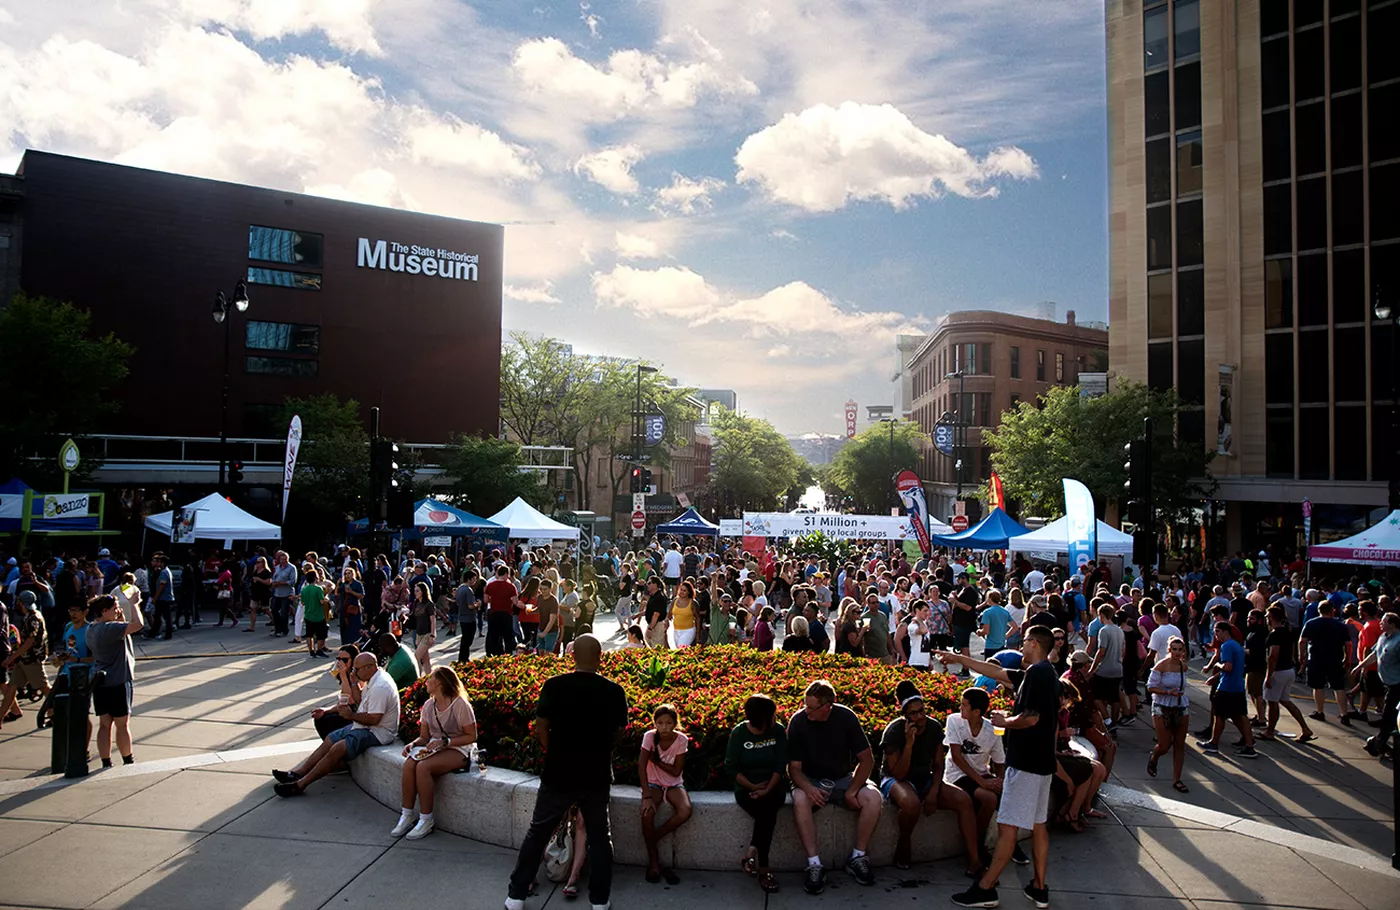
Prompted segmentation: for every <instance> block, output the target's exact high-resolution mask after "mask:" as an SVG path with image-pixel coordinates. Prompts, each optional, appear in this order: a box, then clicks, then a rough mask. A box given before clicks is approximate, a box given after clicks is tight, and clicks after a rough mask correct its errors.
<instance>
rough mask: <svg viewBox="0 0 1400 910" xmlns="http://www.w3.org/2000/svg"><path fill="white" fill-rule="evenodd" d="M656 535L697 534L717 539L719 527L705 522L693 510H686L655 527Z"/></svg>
mask: <svg viewBox="0 0 1400 910" xmlns="http://www.w3.org/2000/svg"><path fill="white" fill-rule="evenodd" d="M656 533H657V534H699V535H703V536H706V537H718V536H719V525H717V524H714V523H713V522H710V521H706V520H705V518H704V517H703V516H701V514H700V513H699V512H697V511H695V509H693V508H691V509H686V510H685V511H684V512H682V513H681V514H680V515H677V516H676V517H675V518H673V519H671V520H670V521H668V522H666V523H665V524H659V525H657V526H656Z"/></svg>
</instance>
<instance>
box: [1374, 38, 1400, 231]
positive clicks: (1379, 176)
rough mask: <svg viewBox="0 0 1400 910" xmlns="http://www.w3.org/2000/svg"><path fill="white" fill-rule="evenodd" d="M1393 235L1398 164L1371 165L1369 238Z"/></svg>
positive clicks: (1398, 218)
mask: <svg viewBox="0 0 1400 910" xmlns="http://www.w3.org/2000/svg"><path fill="white" fill-rule="evenodd" d="M1396 56H1400V54H1397V55H1396ZM1395 237H1400V164H1387V165H1385V166H1384V167H1372V168H1371V240H1373V241H1375V240H1391V239H1393V238H1395Z"/></svg>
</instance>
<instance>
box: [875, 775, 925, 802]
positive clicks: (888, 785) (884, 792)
mask: <svg viewBox="0 0 1400 910" xmlns="http://www.w3.org/2000/svg"><path fill="white" fill-rule="evenodd" d="M933 782H934V778H933V777H932V776H930V777H929V779H928V780H926V781H924V785H923V786H922V787H914V785H913V784H909V781H907V780H906V781H905V783H906V784H909V786H911V787H914V792H915V793H917V794H918V796H919V799H923V798H924V797H925V796H928V791H930V790H932V789H933ZM897 783H899V781H897V780H895V779H894V778H893V777H886V778H884V779H883V780H881V781H880V795H881V796H883V797H884V798H885V799H889V798H890V791H891V790H893V789H894V785H895V784H897Z"/></svg>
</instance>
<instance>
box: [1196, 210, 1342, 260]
mask: <svg viewBox="0 0 1400 910" xmlns="http://www.w3.org/2000/svg"><path fill="white" fill-rule="evenodd" d="M1324 223H1325V222H1324ZM1203 262H1205V227H1204V225H1203V224H1202V223H1201V200H1199V199H1192V200H1188V201H1186V202H1178V203H1177V204H1176V264H1177V266H1178V267H1182V266H1190V265H1200V264H1201V263H1203Z"/></svg>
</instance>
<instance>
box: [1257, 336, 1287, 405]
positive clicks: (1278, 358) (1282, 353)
mask: <svg viewBox="0 0 1400 910" xmlns="http://www.w3.org/2000/svg"><path fill="white" fill-rule="evenodd" d="M1264 401H1265V403H1267V404H1289V405H1291V404H1292V403H1293V333H1292V332H1286V333H1285V332H1281V333H1279V334H1277V335H1265V336H1264Z"/></svg>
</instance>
